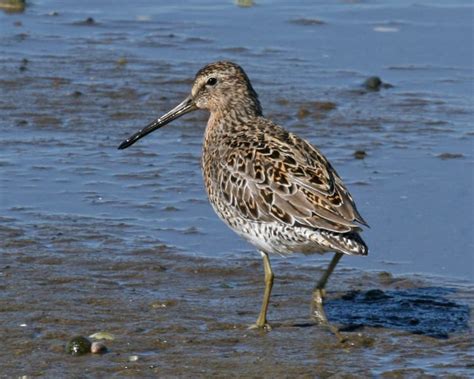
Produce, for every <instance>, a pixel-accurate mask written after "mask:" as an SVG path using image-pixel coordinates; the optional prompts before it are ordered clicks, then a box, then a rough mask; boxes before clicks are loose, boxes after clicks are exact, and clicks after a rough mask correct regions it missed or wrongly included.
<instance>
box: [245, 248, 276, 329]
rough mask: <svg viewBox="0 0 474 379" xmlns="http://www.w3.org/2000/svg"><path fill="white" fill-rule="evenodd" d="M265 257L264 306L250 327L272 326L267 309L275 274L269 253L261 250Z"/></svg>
mask: <svg viewBox="0 0 474 379" xmlns="http://www.w3.org/2000/svg"><path fill="white" fill-rule="evenodd" d="M260 254H261V255H262V258H263V269H264V271H265V292H264V293H263V302H262V308H261V309H260V314H259V315H258V319H257V322H256V323H255V324H253V325H251V326H250V327H249V329H265V330H270V329H271V326H270V325H269V324H268V323H267V310H268V304H269V303H270V294H271V293H272V287H273V279H274V277H275V275H273V271H272V266H271V265H270V258H268V254H267V253H264V252H263V251H261V252H260Z"/></svg>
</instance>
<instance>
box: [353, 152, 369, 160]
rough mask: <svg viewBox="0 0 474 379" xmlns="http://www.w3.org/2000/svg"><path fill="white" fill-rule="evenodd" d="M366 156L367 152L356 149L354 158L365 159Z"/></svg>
mask: <svg viewBox="0 0 474 379" xmlns="http://www.w3.org/2000/svg"><path fill="white" fill-rule="evenodd" d="M366 156H367V153H366V152H365V151H364V150H356V151H354V158H355V159H364V158H365V157H366Z"/></svg>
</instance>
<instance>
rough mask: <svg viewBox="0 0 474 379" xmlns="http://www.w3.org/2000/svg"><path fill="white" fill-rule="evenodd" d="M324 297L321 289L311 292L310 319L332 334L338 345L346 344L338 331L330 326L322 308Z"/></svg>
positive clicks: (324, 293)
mask: <svg viewBox="0 0 474 379" xmlns="http://www.w3.org/2000/svg"><path fill="white" fill-rule="evenodd" d="M325 295H326V291H325V290H324V289H323V288H316V289H315V290H314V291H313V299H312V300H313V301H312V302H311V318H312V319H313V320H314V321H315V322H317V323H318V324H319V325H323V326H325V327H327V328H328V329H329V330H330V331H331V333H332V334H334V335H335V336H336V337H337V339H338V340H339V342H340V343H344V342H346V340H347V339H346V338H345V337H344V336H343V335H342V334H341V332H340V331H339V329H338V328H337V327H336V326H334V325H332V324H330V323H329V321H328V319H327V317H326V312H325V311H324V307H323V298H324V296H325Z"/></svg>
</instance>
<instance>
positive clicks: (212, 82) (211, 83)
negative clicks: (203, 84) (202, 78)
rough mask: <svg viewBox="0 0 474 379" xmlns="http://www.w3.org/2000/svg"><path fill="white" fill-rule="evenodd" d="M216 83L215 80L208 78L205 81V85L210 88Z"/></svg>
mask: <svg viewBox="0 0 474 379" xmlns="http://www.w3.org/2000/svg"><path fill="white" fill-rule="evenodd" d="M216 83H217V79H216V78H209V79H207V84H208V85H210V86H213V85H214V84H216Z"/></svg>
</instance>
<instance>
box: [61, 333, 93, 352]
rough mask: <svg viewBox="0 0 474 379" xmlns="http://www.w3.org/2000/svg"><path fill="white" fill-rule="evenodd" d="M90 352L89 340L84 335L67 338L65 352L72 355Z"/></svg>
mask: <svg viewBox="0 0 474 379" xmlns="http://www.w3.org/2000/svg"><path fill="white" fill-rule="evenodd" d="M90 352H91V341H89V340H88V339H87V338H86V337H84V336H76V337H73V338H71V339H70V340H69V342H68V343H67V345H66V353H67V354H71V355H74V356H79V355H84V354H88V353H90Z"/></svg>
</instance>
